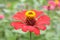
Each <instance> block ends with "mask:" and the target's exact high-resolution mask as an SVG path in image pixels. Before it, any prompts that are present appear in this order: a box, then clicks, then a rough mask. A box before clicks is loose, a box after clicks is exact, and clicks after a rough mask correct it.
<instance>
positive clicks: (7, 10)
mask: <svg viewBox="0 0 60 40" xmlns="http://www.w3.org/2000/svg"><path fill="white" fill-rule="evenodd" d="M47 2H48V1H47V0H0V15H1V14H2V15H4V18H3V19H0V40H29V39H30V38H29V36H30V35H29V32H23V31H21V30H14V28H13V27H12V26H11V25H10V23H11V22H12V21H13V19H12V15H13V14H15V12H17V11H22V10H25V9H27V10H30V9H36V10H43V11H44V12H45V13H47V14H48V15H49V16H50V18H51V24H50V26H48V27H47V30H46V31H41V34H40V35H39V36H36V35H35V34H33V33H32V38H33V40H60V10H50V11H48V10H45V9H44V8H43V6H44V5H47Z"/></svg>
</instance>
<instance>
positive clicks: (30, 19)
mask: <svg viewBox="0 0 60 40" xmlns="http://www.w3.org/2000/svg"><path fill="white" fill-rule="evenodd" d="M35 23H36V20H35V19H34V18H26V24H27V25H30V26H34V25H35Z"/></svg>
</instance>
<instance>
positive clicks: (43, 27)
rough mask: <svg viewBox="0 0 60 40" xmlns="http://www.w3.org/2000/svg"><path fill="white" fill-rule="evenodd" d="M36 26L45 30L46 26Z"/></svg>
mask: <svg viewBox="0 0 60 40" xmlns="http://www.w3.org/2000/svg"><path fill="white" fill-rule="evenodd" d="M37 27H38V28H39V29H40V30H46V26H44V25H40V24H39V25H37Z"/></svg>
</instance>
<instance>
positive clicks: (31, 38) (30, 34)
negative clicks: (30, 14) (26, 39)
mask: <svg viewBox="0 0 60 40" xmlns="http://www.w3.org/2000/svg"><path fill="white" fill-rule="evenodd" d="M30 40H32V33H31V32H30Z"/></svg>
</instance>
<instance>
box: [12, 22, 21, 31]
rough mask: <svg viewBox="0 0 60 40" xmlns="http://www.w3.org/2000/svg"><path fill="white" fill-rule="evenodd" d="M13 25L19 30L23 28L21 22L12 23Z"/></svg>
mask: <svg viewBox="0 0 60 40" xmlns="http://www.w3.org/2000/svg"><path fill="white" fill-rule="evenodd" d="M11 25H12V26H13V27H14V28H15V29H16V30H17V29H20V28H22V23H21V22H12V23H11Z"/></svg>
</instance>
